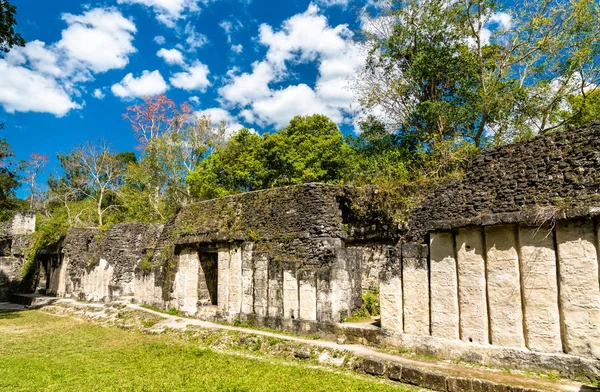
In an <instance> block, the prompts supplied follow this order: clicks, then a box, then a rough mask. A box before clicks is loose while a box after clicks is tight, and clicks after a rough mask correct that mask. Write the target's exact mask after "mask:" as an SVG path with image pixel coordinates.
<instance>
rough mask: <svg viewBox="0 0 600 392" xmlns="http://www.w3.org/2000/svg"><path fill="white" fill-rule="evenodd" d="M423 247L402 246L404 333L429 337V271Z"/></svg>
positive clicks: (425, 247)
mask: <svg viewBox="0 0 600 392" xmlns="http://www.w3.org/2000/svg"><path fill="white" fill-rule="evenodd" d="M427 251H428V248H427V246H425V245H412V244H407V245H403V246H402V284H403V286H404V293H403V295H404V333H407V334H413V335H429V269H428V265H427Z"/></svg>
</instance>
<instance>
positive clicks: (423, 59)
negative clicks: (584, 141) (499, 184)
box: [355, 0, 600, 154]
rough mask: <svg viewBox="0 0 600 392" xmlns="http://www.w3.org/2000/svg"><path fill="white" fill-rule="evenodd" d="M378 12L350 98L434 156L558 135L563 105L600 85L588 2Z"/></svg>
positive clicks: (598, 35) (397, 0) (432, 3)
mask: <svg viewBox="0 0 600 392" xmlns="http://www.w3.org/2000/svg"><path fill="white" fill-rule="evenodd" d="M379 5H380V6H382V7H383V10H384V11H383V12H382V13H381V14H379V15H377V16H376V17H373V18H370V19H369V18H367V20H370V23H367V24H366V28H365V29H364V32H363V33H364V34H363V40H362V42H363V44H364V45H365V48H366V50H367V53H368V56H367V62H366V65H365V68H364V71H363V72H362V73H361V74H360V75H359V77H358V78H357V79H356V82H355V88H356V91H357V94H358V95H359V97H360V99H361V102H362V103H363V104H364V106H365V108H366V109H367V111H368V110H379V111H383V113H385V115H386V118H388V119H389V123H390V124H389V125H390V126H391V127H392V128H394V129H395V128H399V130H400V134H401V136H402V137H403V138H412V139H415V140H417V141H420V142H422V143H423V144H424V146H422V148H424V149H426V150H428V151H430V152H431V153H433V154H435V153H436V150H439V149H440V148H442V147H444V146H448V144H449V143H448V142H450V145H454V146H459V147H460V145H461V144H462V143H464V142H465V141H467V142H469V143H472V144H473V145H475V146H476V147H477V148H480V147H483V146H485V145H486V144H488V143H495V144H500V143H504V142H507V141H511V140H514V139H515V138H518V137H524V136H528V135H531V134H533V133H536V132H544V131H548V130H551V129H555V128H557V127H560V126H562V125H564V124H566V123H568V122H569V121H571V118H567V119H563V118H561V117H560V115H559V113H560V110H559V109H560V107H561V106H563V105H565V103H566V101H567V99H568V97H569V96H571V95H574V94H575V93H576V92H577V91H585V90H587V89H588V88H589V86H593V85H595V84H597V82H598V81H599V80H600V68H599V66H598V65H599V63H600V31H599V30H598V29H597V28H596V24H597V20H598V17H599V16H600V5H599V4H598V3H597V2H596V1H595V0H573V1H568V2H565V1H560V0H518V1H516V2H515V4H513V5H512V6H511V7H503V6H501V5H500V4H499V3H497V2H496V1H494V0H464V1H457V2H448V1H446V0H394V1H380V2H379ZM441 153H442V154H446V152H443V151H442V152H441Z"/></svg>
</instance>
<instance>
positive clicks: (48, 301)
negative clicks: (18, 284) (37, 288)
mask: <svg viewBox="0 0 600 392" xmlns="http://www.w3.org/2000/svg"><path fill="white" fill-rule="evenodd" d="M9 300H10V302H12V303H14V304H19V305H23V306H25V307H28V308H30V309H35V308H40V307H42V306H46V305H52V304H53V303H54V302H56V301H57V300H58V298H56V297H51V296H48V295H42V294H25V293H13V294H11V295H10V297H9Z"/></svg>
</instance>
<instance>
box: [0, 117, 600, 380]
mask: <svg viewBox="0 0 600 392" xmlns="http://www.w3.org/2000/svg"><path fill="white" fill-rule="evenodd" d="M599 169H600V126H598V125H593V126H590V127H587V128H582V129H579V130H566V131H562V132H556V133H552V134H548V135H543V136H539V137H537V138H535V139H532V140H530V141H525V142H521V143H517V144H513V145H508V146H504V147H500V148H496V149H492V150H489V151H485V152H483V153H482V154H480V155H479V156H478V157H477V158H476V159H475V160H474V162H473V163H472V164H471V167H470V169H469V170H468V171H467V172H466V175H465V177H464V178H462V179H460V180H453V181H450V182H447V183H445V184H444V185H443V186H440V187H438V188H436V189H435V190H434V191H433V192H431V193H430V194H429V195H427V196H426V197H425V198H424V200H423V201H422V202H421V203H420V204H419V205H418V206H416V207H415V208H413V209H412V211H411V212H410V213H409V215H408V218H407V219H406V223H405V224H403V225H402V226H401V227H394V226H392V225H391V219H388V218H387V217H385V216H374V215H372V214H376V213H380V211H379V212H377V211H376V209H375V208H373V209H369V206H366V207H365V204H364V200H363V201H359V199H360V198H359V197H357V192H358V191H357V190H356V189H354V188H352V187H344V186H333V185H324V184H305V185H298V186H291V187H284V188H277V189H271V190H265V191H257V192H249V193H245V194H239V195H234V196H230V197H225V198H222V199H216V200H209V201H204V202H200V203H196V204H193V205H189V206H187V207H184V208H183V209H182V210H181V211H180V212H179V213H178V214H177V216H176V217H174V218H173V219H172V220H171V221H169V222H168V223H167V224H165V225H151V224H141V223H126V224H118V225H114V226H113V227H111V228H110V229H109V230H108V231H107V232H105V233H100V232H99V231H98V230H97V229H72V230H70V232H69V233H68V235H67V237H66V238H65V240H64V241H63V243H62V244H61V245H60V247H59V248H57V249H55V250H54V251H52V250H48V251H47V252H46V253H45V254H43V255H42V256H41V257H40V260H39V261H40V273H39V279H38V280H39V283H37V288H38V289H41V291H42V292H44V293H46V294H52V295H57V296H60V297H73V298H76V299H80V300H85V301H112V300H116V299H121V300H122V299H129V300H131V301H134V302H137V303H141V304H146V305H151V306H155V307H159V308H162V309H165V310H168V309H172V308H175V309H177V310H178V311H179V312H181V313H183V314H186V315H188V316H192V317H198V318H201V319H205V320H216V321H226V322H230V323H231V322H234V321H235V320H241V321H245V322H248V323H250V324H254V325H262V326H267V327H271V328H278V329H283V330H289V331H294V332H300V333H315V332H321V333H331V334H336V335H338V336H344V337H345V338H346V339H347V340H348V341H356V342H360V343H373V344H385V345H388V346H396V347H400V348H402V349H405V350H411V351H415V352H418V353H425V354H431V355H436V356H438V357H439V358H447V359H454V360H463V361H468V362H476V363H482V364H485V365H495V366H503V367H513V368H520V369H533V370H537V369H543V370H551V369H554V370H557V371H558V372H559V373H560V374H561V375H564V376H568V377H586V378H588V379H593V380H598V379H600V274H599V267H598V262H599V256H598V255H599V250H600V240H599V234H598V231H599V223H600V221H599V219H598V215H600V170H599ZM373 192H376V190H375V191H373ZM365 208H366V210H365ZM365 211H370V212H372V214H369V213H367V214H365ZM375 218H376V219H375ZM32 219H33V220H34V219H35V217H34V216H33V215H31V213H28V214H26V215H23V216H22V217H21V216H19V217H16V218H15V223H13V225H12V229H11V230H12V232H11V230H8V229H7V231H5V232H4V234H3V235H2V240H1V241H2V242H1V243H2V247H1V250H2V257H1V258H0V297H2V295H4V298H6V296H7V293H8V292H9V291H15V290H17V289H18V288H19V282H18V281H19V274H18V271H19V269H20V268H22V266H23V261H22V260H23V257H22V255H23V251H22V250H19V249H23V243H24V242H26V237H27V235H28V234H30V233H31V228H32V226H31V222H32ZM369 289H377V290H378V292H379V298H380V307H381V320H380V325H378V326H372V325H368V326H365V327H364V328H363V327H361V326H356V325H351V326H347V325H345V324H343V323H342V322H343V320H344V318H345V317H347V316H349V315H351V314H352V312H353V311H355V310H357V309H359V308H360V307H361V304H362V299H361V294H362V292H363V291H364V290H369ZM0 299H1V298H0Z"/></svg>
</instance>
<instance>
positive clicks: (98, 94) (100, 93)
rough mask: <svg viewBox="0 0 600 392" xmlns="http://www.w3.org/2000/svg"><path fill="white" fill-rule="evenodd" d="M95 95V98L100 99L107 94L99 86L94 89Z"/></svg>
mask: <svg viewBox="0 0 600 392" xmlns="http://www.w3.org/2000/svg"><path fill="white" fill-rule="evenodd" d="M93 95H94V98H98V99H103V98H104V97H105V96H106V94H104V92H103V91H102V90H101V89H99V88H97V89H95V90H94V93H93Z"/></svg>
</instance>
